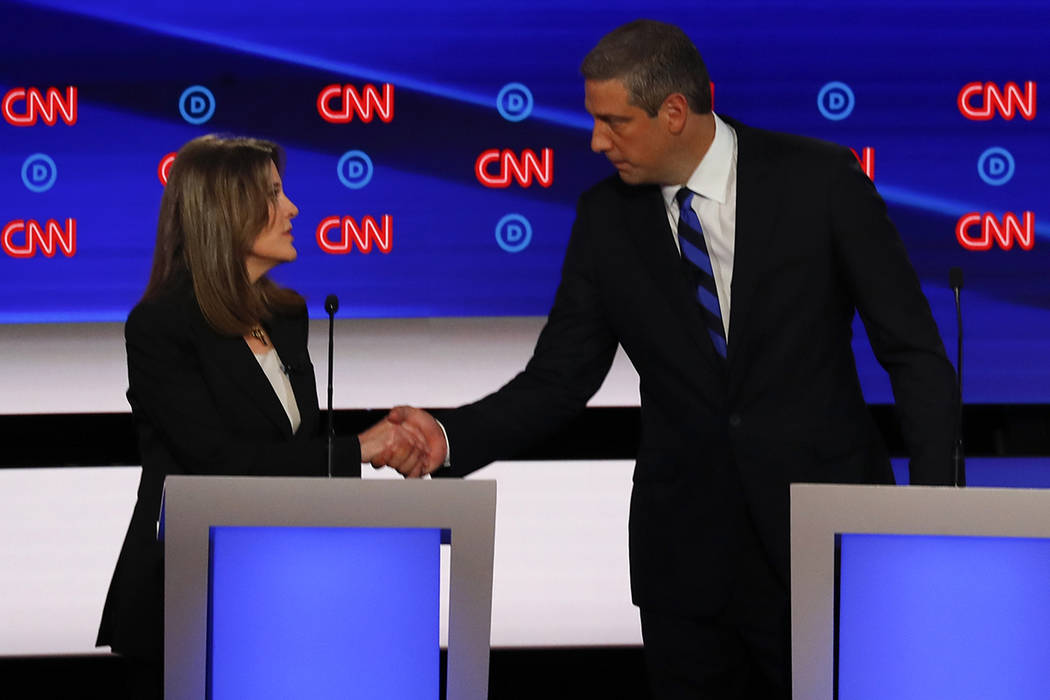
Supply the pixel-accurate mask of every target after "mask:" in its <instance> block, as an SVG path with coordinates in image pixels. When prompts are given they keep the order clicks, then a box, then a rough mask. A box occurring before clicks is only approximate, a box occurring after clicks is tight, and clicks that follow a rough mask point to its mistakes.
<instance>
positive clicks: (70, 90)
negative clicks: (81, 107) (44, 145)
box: [0, 86, 77, 126]
mask: <svg viewBox="0 0 1050 700" xmlns="http://www.w3.org/2000/svg"><path fill="white" fill-rule="evenodd" d="M0 111H2V112H3V114H4V119H6V120H7V123H8V124H10V125H11V126H34V125H35V124H36V123H37V120H39V119H43V120H44V123H45V124H47V125H48V126H54V125H55V124H57V123H58V120H59V118H60V117H61V119H62V121H64V122H65V123H66V124H67V125H69V126H73V125H74V124H76V123H77V89H76V88H75V87H73V86H70V87H67V88H66V92H65V95H64V96H63V94H62V93H61V92H60V91H59V90H58V88H53V87H49V88H48V89H47V90H46V91H45V92H40V90H38V89H36V88H34V87H30V88H21V87H16V88H11V89H10V90H8V91H7V92H6V93H5V94H4V100H3V102H2V103H0Z"/></svg>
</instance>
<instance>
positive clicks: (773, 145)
mask: <svg viewBox="0 0 1050 700" xmlns="http://www.w3.org/2000/svg"><path fill="white" fill-rule="evenodd" d="M720 116H721V115H720ZM722 119H723V120H724V121H725V122H726V123H727V124H729V125H730V126H732V127H733V130H734V131H736V134H737V144H738V146H737V147H738V154H739V155H738V157H739V158H740V159H741V160H749V159H755V158H761V159H764V160H767V161H770V162H773V163H776V162H807V161H813V162H834V161H838V160H841V159H843V158H844V157H845V156H846V155H847V154H849V149H848V148H846V147H845V146H842V145H840V144H837V143H833V142H831V141H825V140H823V139H818V138H813V137H812V136H802V135H800V134H792V133H787V132H783V131H770V130H768V129H760V128H757V127H753V126H748V125H746V124H743V123H741V122H739V121H737V120H735V119H733V118H732V117H724V116H723V117H722Z"/></svg>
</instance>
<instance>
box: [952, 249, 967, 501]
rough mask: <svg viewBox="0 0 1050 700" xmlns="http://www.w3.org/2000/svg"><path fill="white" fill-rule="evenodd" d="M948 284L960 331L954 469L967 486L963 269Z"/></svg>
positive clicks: (955, 271) (956, 270)
mask: <svg viewBox="0 0 1050 700" xmlns="http://www.w3.org/2000/svg"><path fill="white" fill-rule="evenodd" d="M948 283H949V284H950V285H951V288H952V292H954V294H955V323H956V326H957V329H958V333H957V338H958V340H957V342H956V349H955V352H956V360H955V379H956V381H955V392H956V394H955V398H956V405H957V406H958V410H959V414H958V415H957V416H956V420H955V447H954V448H953V449H952V467H953V471H954V481H955V485H956V486H966V455H965V453H964V452H963V438H962V417H963V402H962V376H963V374H962V371H963V322H962V303H961V300H960V291H961V290H962V286H963V272H962V268H959V267H953V268H952V269H951V270H949V271H948Z"/></svg>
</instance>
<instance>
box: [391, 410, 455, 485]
mask: <svg viewBox="0 0 1050 700" xmlns="http://www.w3.org/2000/svg"><path fill="white" fill-rule="evenodd" d="M386 421H389V422H390V423H392V424H394V425H396V426H399V427H401V428H404V429H405V430H406V431H407V432H408V434H412V435H416V436H421V437H422V439H423V440H424V442H425V445H426V448H425V450H424V452H425V454H424V455H423V458H422V460H412V459H405V460H399V459H397V458H396V457H395V458H392V459H390V460H388V461H387V464H388V465H389V466H391V467H393V468H394V469H396V470H397V471H399V472H400V473H401V474H402V476H405V477H407V478H418V477H421V476H425V475H426V474H429V473H430V472H432V471H434V470H435V469H437V468H438V467H440V466H441V465H442V464H443V463H444V462H445V456H446V455H447V448H448V445H447V443H446V442H445V431H443V430H442V429H441V426H440V425H438V422H437V421H436V420H434V417H433V416H432V415H430V414H429V413H427V412H426V411H423V410H420V409H418V408H413V407H412V406H396V407H394V409H393V410H391V411H390V413H389V414H387V417H386ZM372 465H373V466H376V464H375V462H374V461H373V462H372Z"/></svg>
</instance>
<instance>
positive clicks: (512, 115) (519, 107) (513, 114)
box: [496, 83, 532, 122]
mask: <svg viewBox="0 0 1050 700" xmlns="http://www.w3.org/2000/svg"><path fill="white" fill-rule="evenodd" d="M496 109H497V110H499V113H500V116H502V117H503V118H504V119H506V120H507V121H509V122H520V121H522V120H523V119H526V118H527V117H528V116H529V115H530V114H532V93H531V92H530V91H529V89H528V88H527V87H525V86H524V85H522V84H521V83H507V84H506V85H504V86H503V88H502V89H501V90H500V91H499V95H498V96H497V97H496Z"/></svg>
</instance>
